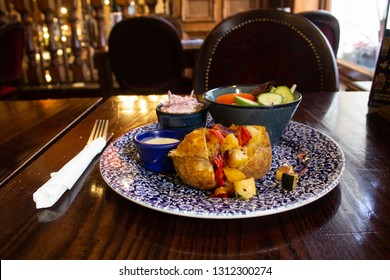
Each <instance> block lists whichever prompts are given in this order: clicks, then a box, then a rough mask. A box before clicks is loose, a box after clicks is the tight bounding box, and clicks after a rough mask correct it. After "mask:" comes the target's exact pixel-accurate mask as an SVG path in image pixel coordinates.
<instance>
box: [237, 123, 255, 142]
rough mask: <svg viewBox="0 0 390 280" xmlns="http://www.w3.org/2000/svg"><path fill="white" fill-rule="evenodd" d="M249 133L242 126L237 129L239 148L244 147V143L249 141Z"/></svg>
mask: <svg viewBox="0 0 390 280" xmlns="http://www.w3.org/2000/svg"><path fill="white" fill-rule="evenodd" d="M251 137H252V136H251V133H250V132H249V131H248V129H246V128H245V127H244V126H239V127H238V143H239V144H240V146H241V147H243V146H245V144H246V143H248V141H249V140H250V139H251Z"/></svg>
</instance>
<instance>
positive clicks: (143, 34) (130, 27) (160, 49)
mask: <svg viewBox="0 0 390 280" xmlns="http://www.w3.org/2000/svg"><path fill="white" fill-rule="evenodd" d="M108 47H109V51H108V57H109V64H110V67H111V69H112V72H113V73H114V75H115V77H116V80H117V82H118V84H119V86H120V89H121V91H122V92H134V93H166V92H167V90H171V91H172V92H174V93H178V94H179V93H180V94H182V93H183V94H188V93H189V92H190V90H191V89H192V81H191V80H187V79H185V78H183V77H182V72H183V69H184V68H183V67H184V66H183V65H184V61H183V48H182V45H181V42H180V38H179V35H178V33H177V31H176V29H175V28H174V27H173V26H172V25H171V24H169V23H167V22H166V20H161V19H159V18H157V17H149V16H145V17H134V18H128V19H126V20H123V21H121V22H119V23H117V24H116V25H115V26H114V27H113V29H112V30H111V33H110V36H109V40H108Z"/></svg>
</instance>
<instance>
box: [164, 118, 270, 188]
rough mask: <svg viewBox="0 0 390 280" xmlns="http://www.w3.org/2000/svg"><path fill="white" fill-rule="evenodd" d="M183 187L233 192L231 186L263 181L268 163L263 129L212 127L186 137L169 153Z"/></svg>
mask: <svg viewBox="0 0 390 280" xmlns="http://www.w3.org/2000/svg"><path fill="white" fill-rule="evenodd" d="M169 157H171V158H172V160H173V164H174V167H175V170H176V172H177V174H178V175H179V177H180V178H181V179H182V180H183V182H184V183H186V184H188V185H190V186H192V187H194V188H199V189H202V190H215V189H217V188H221V187H222V188H226V189H227V190H228V191H224V193H225V192H230V191H229V189H234V187H233V185H234V182H236V181H237V182H238V181H242V180H246V179H249V178H253V179H254V180H256V179H259V178H261V177H263V176H264V175H265V174H266V173H267V172H268V170H269V168H270V166H271V161H272V147H271V142H270V139H269V136H268V133H267V130H266V128H265V127H264V126H256V125H244V126H235V125H232V126H231V127H229V128H227V127H224V126H222V125H221V124H216V125H214V126H213V127H212V128H199V129H196V130H194V131H192V132H191V133H189V134H187V135H186V137H185V138H184V139H183V141H182V142H181V143H180V144H179V145H178V146H177V148H176V149H174V150H171V151H170V152H169Z"/></svg>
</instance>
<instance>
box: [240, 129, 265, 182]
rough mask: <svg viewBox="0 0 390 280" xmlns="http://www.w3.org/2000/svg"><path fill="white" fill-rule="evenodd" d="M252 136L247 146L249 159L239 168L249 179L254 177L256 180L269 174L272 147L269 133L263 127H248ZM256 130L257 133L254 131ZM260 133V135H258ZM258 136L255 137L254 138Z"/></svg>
mask: <svg viewBox="0 0 390 280" xmlns="http://www.w3.org/2000/svg"><path fill="white" fill-rule="evenodd" d="M246 127H247V128H248V129H249V131H250V132H251V134H252V138H251V140H249V143H248V144H247V145H246V147H247V151H248V156H249V159H248V161H247V162H246V163H245V164H244V165H242V166H241V167H239V168H238V169H239V170H241V171H242V172H243V173H244V174H245V175H246V177H247V178H250V177H253V178H254V179H255V180H257V179H260V178H262V177H263V176H264V175H265V174H267V172H268V170H269V169H270V167H271V162H272V146H271V141H270V139H269V136H268V133H267V131H266V129H265V127H263V126H255V125H252V126H246ZM252 128H255V129H256V131H257V132H255V131H253V130H252ZM257 133H259V134H257ZM254 134H256V135H255V136H253V135H254Z"/></svg>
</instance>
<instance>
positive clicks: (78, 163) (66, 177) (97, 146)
mask: <svg viewBox="0 0 390 280" xmlns="http://www.w3.org/2000/svg"><path fill="white" fill-rule="evenodd" d="M105 145H106V140H105V139H104V138H98V139H96V140H94V141H92V142H91V143H89V144H88V145H86V146H85V148H84V149H83V150H82V151H81V152H80V153H78V154H77V155H76V156H75V157H74V158H72V159H71V160H70V161H69V162H68V163H67V164H65V165H64V166H63V167H62V168H61V169H60V170H59V171H58V172H56V173H53V174H52V175H51V176H52V177H51V179H50V180H49V181H47V182H46V183H45V184H43V185H42V187H40V188H39V189H38V190H37V191H36V192H35V193H34V194H33V200H34V201H35V204H36V208H37V209H40V208H48V207H51V206H52V205H53V204H54V203H56V202H57V200H58V199H59V198H60V197H61V196H62V195H63V194H64V193H65V191H66V190H70V189H71V188H72V187H73V185H74V184H75V183H76V181H77V180H78V179H79V178H80V176H81V174H83V172H84V171H85V169H86V168H87V167H88V165H89V164H90V163H91V161H92V160H93V158H94V157H95V156H96V155H97V154H99V153H100V152H101V151H102V150H103V148H104V146H105Z"/></svg>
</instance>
